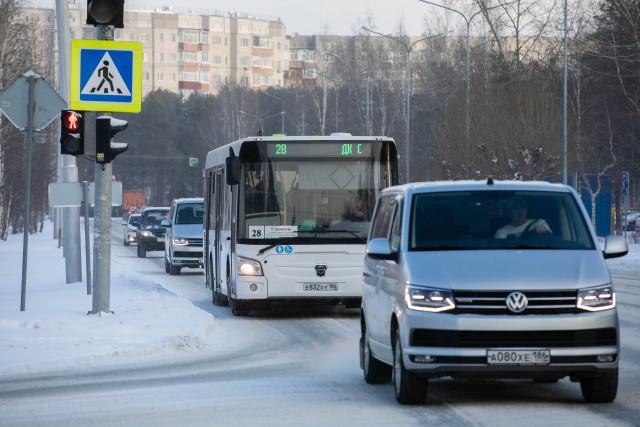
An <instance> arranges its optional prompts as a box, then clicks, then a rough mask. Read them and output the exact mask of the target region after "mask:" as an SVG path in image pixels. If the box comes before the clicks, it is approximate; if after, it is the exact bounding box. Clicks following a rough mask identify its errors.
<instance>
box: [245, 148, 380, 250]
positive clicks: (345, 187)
mask: <svg viewBox="0 0 640 427" xmlns="http://www.w3.org/2000/svg"><path fill="white" fill-rule="evenodd" d="M265 157H266V156H265ZM386 170H387V169H386V166H385V164H384V162H381V161H380V160H378V159H375V158H374V157H373V156H371V154H370V153H368V155H367V156H362V157H346V158H342V157H337V158H335V157H331V158H330V157H327V158H323V157H320V158H313V157H311V156H308V157H295V158H281V157H272V156H269V157H266V158H264V161H257V162H256V161H254V162H245V163H243V164H242V177H243V179H241V182H240V185H239V189H238V190H239V197H240V199H239V202H240V203H239V204H238V219H239V224H238V225H239V227H238V240H239V241H244V243H255V244H265V243H266V244H273V243H277V242H278V241H281V240H283V239H286V240H287V241H288V242H292V243H298V244H301V243H302V244H304V243H319V244H322V243H336V242H337V241H341V242H344V243H349V242H352V243H363V242H364V241H365V240H366V237H367V234H368V232H369V225H370V221H371V216H372V213H373V207H374V205H375V201H376V198H377V196H378V193H379V191H380V190H381V189H382V188H385V187H386V186H388V185H387V184H386V179H387V173H386Z"/></svg>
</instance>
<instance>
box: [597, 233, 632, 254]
mask: <svg viewBox="0 0 640 427" xmlns="http://www.w3.org/2000/svg"><path fill="white" fill-rule="evenodd" d="M628 252H629V245H628V244H627V240H626V239H625V238H624V237H623V236H607V237H605V239H604V248H603V249H602V255H604V258H605V259H610V258H618V257H621V256H625V255H626V254H627V253H628Z"/></svg>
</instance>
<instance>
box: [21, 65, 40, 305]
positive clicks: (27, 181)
mask: <svg viewBox="0 0 640 427" xmlns="http://www.w3.org/2000/svg"><path fill="white" fill-rule="evenodd" d="M27 79H28V80H29V103H28V107H27V147H26V151H27V152H26V156H25V157H26V161H27V165H26V171H25V174H24V175H25V176H24V214H23V216H24V220H23V221H24V225H23V226H24V238H23V243H22V290H21V292H20V311H24V310H25V306H26V299H27V256H28V253H29V218H30V215H29V210H30V209H29V201H30V197H31V143H32V142H33V110H34V108H35V105H34V93H33V90H34V85H35V82H36V76H34V75H33V74H31V75H29V76H28V77H27Z"/></svg>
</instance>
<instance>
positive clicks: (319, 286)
mask: <svg viewBox="0 0 640 427" xmlns="http://www.w3.org/2000/svg"><path fill="white" fill-rule="evenodd" d="M302 289H303V290H305V291H337V290H338V284H337V283H303V285H302Z"/></svg>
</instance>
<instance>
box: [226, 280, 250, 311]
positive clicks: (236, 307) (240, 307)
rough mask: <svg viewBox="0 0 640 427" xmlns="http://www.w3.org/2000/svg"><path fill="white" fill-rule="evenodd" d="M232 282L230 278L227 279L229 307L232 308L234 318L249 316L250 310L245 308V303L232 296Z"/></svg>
mask: <svg viewBox="0 0 640 427" xmlns="http://www.w3.org/2000/svg"><path fill="white" fill-rule="evenodd" d="M230 283H231V281H230V278H229V277H227V299H228V300H229V307H231V313H232V314H233V315H234V316H247V315H248V314H249V309H248V308H247V307H246V306H245V304H244V303H242V302H240V301H238V300H237V299H235V298H234V297H233V295H232V294H231V284H230Z"/></svg>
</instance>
